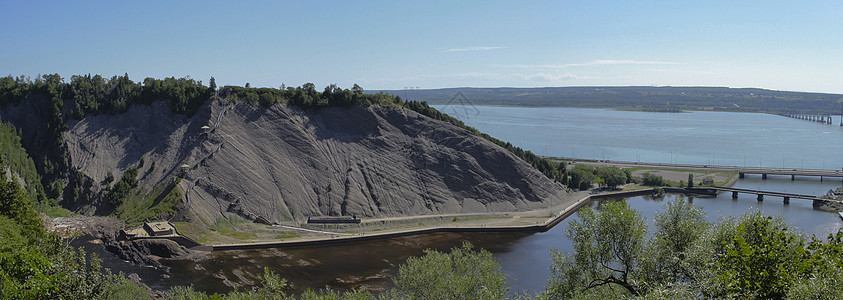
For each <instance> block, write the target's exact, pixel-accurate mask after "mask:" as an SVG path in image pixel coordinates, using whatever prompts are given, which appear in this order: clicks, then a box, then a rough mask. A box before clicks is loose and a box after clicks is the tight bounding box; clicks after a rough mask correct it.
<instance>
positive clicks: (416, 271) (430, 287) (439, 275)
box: [393, 243, 507, 299]
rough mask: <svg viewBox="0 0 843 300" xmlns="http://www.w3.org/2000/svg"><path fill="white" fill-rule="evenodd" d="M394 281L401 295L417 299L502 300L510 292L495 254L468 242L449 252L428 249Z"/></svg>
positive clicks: (410, 262)
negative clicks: (476, 249) (474, 247)
mask: <svg viewBox="0 0 843 300" xmlns="http://www.w3.org/2000/svg"><path fill="white" fill-rule="evenodd" d="M393 281H394V282H395V288H396V292H397V293H398V294H399V295H403V296H407V297H410V298H415V299H502V298H504V296H506V292H507V287H506V286H505V281H506V275H504V274H503V273H502V272H501V270H500V265H498V263H497V262H495V259H494V258H493V257H492V254H491V253H489V252H488V251H486V250H480V251H474V250H472V249H471V244H469V243H464V244H463V245H462V247H455V248H453V249H451V252H450V253H443V252H439V251H435V250H425V255H424V256H421V257H411V258H410V259H408V260H407V262H406V263H405V264H403V265H401V266H400V267H399V268H398V276H396V277H395V278H394V279H393Z"/></svg>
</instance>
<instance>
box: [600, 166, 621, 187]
mask: <svg viewBox="0 0 843 300" xmlns="http://www.w3.org/2000/svg"><path fill="white" fill-rule="evenodd" d="M597 177H600V178H602V179H603V185H604V186H605V187H608V188H617V187H618V186H620V185H624V184H626V181H627V177H626V173H624V171H623V170H621V169H620V168H618V167H601V168H597Z"/></svg>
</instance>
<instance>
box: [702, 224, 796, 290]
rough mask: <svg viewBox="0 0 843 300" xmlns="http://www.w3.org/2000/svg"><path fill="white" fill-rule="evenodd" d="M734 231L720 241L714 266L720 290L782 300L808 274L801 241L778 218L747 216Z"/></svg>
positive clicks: (735, 226)
mask: <svg viewBox="0 0 843 300" xmlns="http://www.w3.org/2000/svg"><path fill="white" fill-rule="evenodd" d="M730 225H732V224H729V223H726V224H723V225H721V226H730ZM733 228H734V229H733V232H734V233H733V234H731V235H730V236H727V238H725V239H724V240H723V241H721V243H722V245H723V246H722V248H721V249H720V251H719V252H720V253H719V255H718V257H717V263H716V265H715V268H716V272H717V279H718V280H719V281H720V284H721V288H722V289H723V290H725V291H726V292H728V293H729V294H733V295H738V296H739V297H749V298H757V299H783V298H784V297H785V296H786V295H787V292H788V289H789V287H790V285H791V284H793V282H794V281H795V280H796V279H797V278H799V277H800V276H804V275H805V274H807V273H810V271H811V265H810V263H811V261H810V260H809V258H810V253H809V252H808V250H807V249H806V248H805V243H804V239H803V238H802V237H801V236H800V235H798V234H796V233H794V232H793V230H791V229H790V228H789V226H787V225H786V224H785V223H784V221H783V220H782V219H781V218H773V217H769V216H767V217H765V216H763V215H761V213H760V212H753V213H748V214H745V215H744V216H743V217H742V218H741V219H740V220H739V221H738V222H737V223H736V224H734V227H733Z"/></svg>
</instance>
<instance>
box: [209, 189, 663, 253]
mask: <svg viewBox="0 0 843 300" xmlns="http://www.w3.org/2000/svg"><path fill="white" fill-rule="evenodd" d="M652 193H653V189H641V190H635V191H617V192H608V193H591V194H587V195H585V196H584V197H582V198H580V199H578V200H576V201H574V202H573V203H570V204H569V205H567V206H566V207H565V208H564V209H562V210H561V211H559V212H558V213H556V214H554V215H553V216H551V217H549V218H547V219H545V221H544V222H541V223H539V224H534V225H497V226H495V225H486V224H478V225H473V224H455V225H451V226H435V225H434V226H426V227H421V228H410V229H398V230H391V231H385V232H378V233H358V234H354V235H352V236H338V235H334V236H331V237H312V238H300V239H296V240H290V241H273V242H256V243H231V244H217V245H209V246H207V247H210V248H211V249H210V251H225V250H245V249H263V248H289V247H308V246H321V245H330V244H340V243H353V242H361V241H369V240H376V239H388V238H394V237H402V236H413V235H422V234H430V233H439V232H545V231H548V230H550V229H551V228H553V227H554V226H556V225H557V224H559V223H560V222H562V220H564V219H566V218H568V217H569V216H571V215H573V214H574V213H576V211H577V210H579V209H580V208H581V207H582V206H583V205H585V204H587V203H589V202H591V201H592V200H597V199H605V198H617V197H628V196H638V195H648V194H652ZM533 212H535V211H533Z"/></svg>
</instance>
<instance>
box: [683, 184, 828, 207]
mask: <svg viewBox="0 0 843 300" xmlns="http://www.w3.org/2000/svg"><path fill="white" fill-rule="evenodd" d="M688 190H689V191H690V192H693V193H700V194H709V195H716V194H717V192H732V198H733V199H734V198H738V194H739V193H744V194H754V195H757V197H758V198H757V199H758V201H763V200H764V196H773V197H782V199H783V200H784V203H790V198H794V199H805V200H813V201H815V203H816V201H829V202H837V203H843V201H840V200H832V199H825V198H820V197H817V196H814V195H803V194H793V193H782V192H772V191H760V190H750V189H739V188H733V187H725V186H706V187H693V188H689V189H688Z"/></svg>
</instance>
